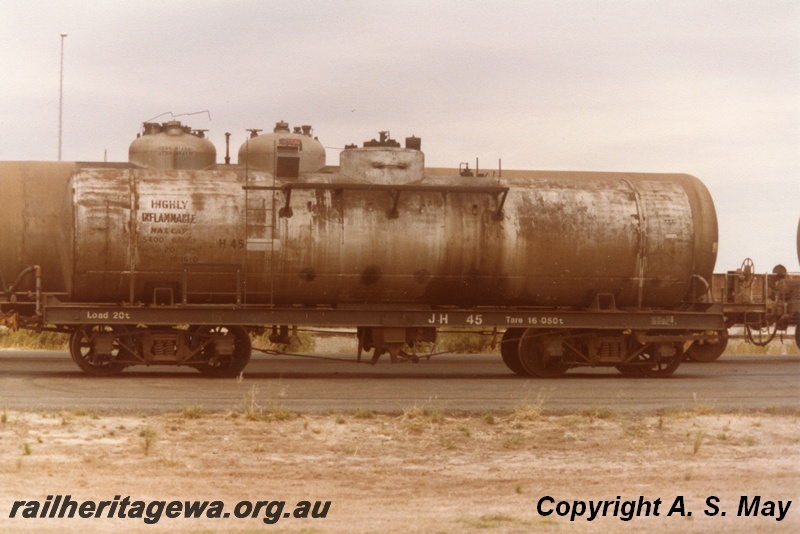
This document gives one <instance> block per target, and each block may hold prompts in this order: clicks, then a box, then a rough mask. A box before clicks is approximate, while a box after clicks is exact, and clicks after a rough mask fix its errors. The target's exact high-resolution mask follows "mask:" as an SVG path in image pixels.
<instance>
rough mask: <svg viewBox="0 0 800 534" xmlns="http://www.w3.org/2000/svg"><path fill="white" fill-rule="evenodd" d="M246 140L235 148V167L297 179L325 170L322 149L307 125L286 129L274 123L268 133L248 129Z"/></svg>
mask: <svg viewBox="0 0 800 534" xmlns="http://www.w3.org/2000/svg"><path fill="white" fill-rule="evenodd" d="M248 131H249V132H250V136H249V138H248V139H247V140H246V141H245V142H244V143H242V145H241V146H240V147H239V165H247V166H248V167H249V168H251V169H255V170H259V171H266V172H274V173H276V175H277V176H278V177H281V178H297V177H298V176H299V175H300V174H301V173H310V172H318V171H319V170H320V169H322V168H323V167H324V166H325V147H323V146H322V143H320V142H319V140H318V139H317V138H316V137H313V136H312V128H311V126H310V125H307V124H304V125H302V126H299V127H295V128H294V131H292V129H290V128H289V123H288V122H285V121H278V122H276V123H275V127H274V128H273V130H272V132H269V133H265V134H259V132H261V131H262V130H258V129H249V130H248Z"/></svg>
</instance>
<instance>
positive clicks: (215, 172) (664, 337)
mask: <svg viewBox="0 0 800 534" xmlns="http://www.w3.org/2000/svg"><path fill="white" fill-rule="evenodd" d="M167 124H168V123H167ZM180 129H181V132H182V134H181V135H182V136H183V135H189V136H191V137H195V138H196V136H194V135H192V134H191V133H187V131H186V128H185V127H183V126H181V128H180ZM287 130H288V125H286V123H282V122H281V123H278V126H277V127H276V131H275V132H273V133H272V134H269V135H268V136H257V137H255V138H252V139H250V140H248V141H247V142H246V143H245V145H243V146H244V147H246V148H245V152H244V154H245V161H244V162H242V161H241V160H242V151H241V150H240V164H238V165H229V164H225V165H216V164H215V165H213V166H211V167H210V168H200V167H204V166H207V163H208V161H207V160H205V159H203V158H204V157H205V156H203V157H200V158H197V161H199V162H200V163H192V164H191V165H194V167H192V166H188V167H185V168H175V164H174V162H175V161H177V160H173V163H169V162H167V163H163V162H162V161H161V160H159V159H158V157H155V159H152V161H149V160H148V159H147V158H149V157H150V155H152V154H150V155H148V154H147V151H146V150H145V151H143V152H142V154H140V155H139V156H137V157H136V158H134V156H133V155H132V157H131V162H130V163H127V164H103V163H44V162H29V163H26V162H23V163H3V164H0V186H2V187H3V189H4V190H5V191H6V193H7V195H8V196H7V198H10V205H11V207H12V209H10V210H4V211H3V212H2V214H0V222H2V223H3V227H4V228H5V229H6V235H7V236H10V237H7V238H5V239H3V240H2V241H0V273H2V275H3V276H4V277H5V278H4V281H3V288H2V289H3V295H2V296H0V305H2V309H0V312H2V313H0V315H3V314H5V315H3V316H4V317H10V316H11V315H10V314H20V313H22V312H24V311H25V310H26V309H24V306H23V307H21V304H20V303H25V302H29V303H30V304H31V305H30V308H28V309H27V311H28V313H29V314H30V315H29V316H27V317H26V318H24V320H23V322H26V324H29V325H37V326H36V327H38V328H41V327H42V324H50V325H56V326H55V328H57V329H60V330H69V331H71V332H72V341H71V352H72V355H73V358H74V359H75V360H76V362H77V363H78V365H79V366H81V368H82V369H84V370H85V371H87V372H89V373H90V374H112V373H115V372H119V371H121V370H122V369H124V368H125V367H126V366H130V365H138V364H146V365H150V364H171V365H185V366H190V367H194V368H197V369H199V370H201V371H202V372H205V373H206V374H212V375H223V376H233V375H235V374H237V373H239V372H241V370H242V369H243V368H244V365H246V363H247V359H248V358H249V354H250V350H251V349H250V341H249V338H248V337H247V334H246V330H247V329H259V328H262V327H263V326H264V325H267V326H268V325H274V328H275V332H274V334H275V337H276V339H281V340H284V339H286V332H287V331H288V328H289V327H290V326H291V325H298V324H301V325H303V324H305V325H321V326H336V325H349V326H357V327H358V336H357V337H358V347H359V355H360V351H361V350H362V349H363V350H372V349H374V350H375V355H374V356H373V361H375V360H377V357H379V356H380V354H381V353H386V352H388V353H389V355H390V356H391V358H392V360H393V361H395V360H397V359H398V358H401V357H403V356H404V355H405V356H407V353H406V352H405V351H404V349H403V347H404V346H406V347H407V346H414V344H415V343H417V342H420V341H433V340H435V338H436V330H437V328H439V327H442V326H482V327H490V328H495V329H496V328H501V329H504V330H505V334H503V340H502V347H503V350H502V351H501V352H502V353H503V359H504V361H505V362H506V364H507V365H508V366H509V368H510V369H511V370H512V371H514V372H516V373H518V374H524V375H534V376H544V377H549V376H559V375H560V374H562V373H563V372H564V371H566V370H567V369H569V368H570V367H574V366H577V365H612V366H616V367H617V368H618V369H620V370H621V371H622V372H623V373H625V374H631V375H636V376H666V375H668V374H671V373H672V372H673V371H674V369H675V368H676V367H677V366H678V364H679V363H680V361H681V360H682V359H683V357H684V354H685V347H687V346H690V345H692V344H693V343H695V344H696V343H698V342H701V341H705V340H710V339H713V338H714V336H719V335H720V332H721V331H722V330H724V323H723V318H722V315H721V313H720V312H719V311H718V310H716V309H715V308H714V306H713V303H711V302H710V301H709V300H708V298H707V294H708V292H709V291H708V290H709V280H711V275H712V272H713V268H714V263H715V259H716V252H717V222H716V215H715V211H714V205H713V202H712V200H711V197H710V195H709V193H708V191H707V189H706V188H705V186H704V185H703V184H702V182H700V181H699V180H698V179H696V178H694V177H692V176H689V175H686V174H657V173H647V174H645V173H612V172H568V171H515V172H507V173H506V174H505V175H504V176H497V177H487V176H480V175H478V176H469V175H466V174H467V173H459V171H458V170H453V171H446V172H442V171H440V170H439V171H436V172H428V170H427V169H426V167H425V159H424V154H423V152H422V150H421V144H422V143H421V139H419V138H417V137H415V136H411V137H408V138H406V142H405V145H404V146H401V145H400V143H399V142H397V141H395V140H393V139H392V138H391V137H390V136H389V134H388V132H381V135H380V136H379V139H378V140H375V139H373V140H370V141H367V142H365V143H363V145H362V146H357V145H348V147H346V148H345V149H344V150H343V151H342V152H341V154H340V164H339V166H338V167H332V168H329V167H325V166H324V163H325V156H324V148H322V145H321V144H320V143H319V141H318V140H316V139H315V138H312V137H311V136H310V128H307V129H303V128H301V129H300V130H298V131H297V132H294V133H292V132H288V131H287ZM156 135H159V133H154V134H152V135H150V136H151V137H152V136H156ZM145 137H148V136H142V137H141V138H140V139H137V141H135V142H134V143H138V142H139V141H141V140H142V139H145ZM262 137H263V138H264V139H263V140H262V141H263V142H264V146H263V147H262V148H263V149H264V150H263V153H260V154H259V150H260V149H259V150H254V147H253V146H249V147H248V144H249V143H255V142H256V141H258V140H259V138H262ZM295 138H298V139H300V140H301V141H302V144H299V143H297V142H295V141H294V140H295ZM148 142H149V141H148ZM132 146H133V145H132ZM301 146H302V148H301ZM255 148H258V145H256V146H255ZM318 149H319V150H321V153H319V150H318ZM304 157H305V158H306V159H305V160H304V159H303V158H304ZM137 158H138V159H137ZM258 158H261V159H258ZM304 162H305V163H304ZM308 168H310V169H312V170H306V169H308ZM40 199H44V200H40ZM34 265H35V266H37V269H38V270H36V271H35V273H34V274H31V273H32V272H31V271H29V270H27V269H28V267H29V266H34ZM42 273H43V274H42ZM10 280H13V285H12V282H11V281H10ZM34 303H35V313H34V312H33V304H34ZM15 317H16V316H15ZM17 319H18V318H15V319H14V320H17ZM5 321H6V322H7V323H10V322H11V319H5ZM187 324H189V325H193V326H192V327H191V328H190V330H188V331H187V330H185V329H180V328H179V329H176V328H174V327H175V326H176V325H187ZM359 358H360V356H359ZM412 359H414V358H412Z"/></svg>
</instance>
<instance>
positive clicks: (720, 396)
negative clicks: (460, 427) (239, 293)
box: [0, 350, 800, 413]
mask: <svg viewBox="0 0 800 534" xmlns="http://www.w3.org/2000/svg"><path fill="white" fill-rule="evenodd" d="M340 358H341V357H340ZM539 401H541V402H542V405H543V407H544V409H545V410H546V411H548V412H553V413H563V412H569V411H576V410H582V409H586V408H591V407H609V408H611V409H614V410H617V411H619V412H644V413H655V412H657V411H658V410H661V409H665V408H672V409H690V408H693V407H695V406H698V405H701V406H708V407H713V408H716V409H724V410H730V409H733V410H736V409H753V408H758V409H772V408H775V409H779V410H785V409H789V410H795V409H797V408H800V357H798V356H723V357H722V358H720V359H719V360H718V361H717V362H714V363H694V362H687V363H684V364H683V365H682V366H681V367H680V368H679V369H678V370H677V372H676V373H675V375H674V376H673V377H670V378H666V379H636V378H626V377H623V376H622V375H621V374H620V373H619V372H617V371H616V370H614V369H603V368H598V369H581V370H571V371H569V372H568V373H567V374H566V375H565V376H564V377H563V378H560V379H555V380H544V379H533V378H523V377H518V376H515V375H513V374H512V373H511V372H510V371H508V370H507V369H506V367H505V366H504V365H503V363H502V361H501V360H500V357H499V356H497V357H495V356H485V355H479V356H476V355H461V356H458V355H457V356H438V357H435V358H434V359H432V360H430V361H428V360H423V361H421V362H420V363H418V364H413V363H397V364H391V363H389V362H388V360H386V359H383V360H381V362H379V363H378V365H377V366H374V367H373V366H370V365H366V364H356V363H353V360H352V359H351V360H350V361H348V362H342V361H328V360H311V359H299V358H287V357H285V356H281V357H278V356H254V358H253V360H252V361H251V363H250V365H249V366H248V368H247V369H246V371H245V373H244V377H243V378H242V379H212V378H205V377H202V376H201V375H200V374H199V373H197V372H196V371H194V370H187V369H173V368H165V367H152V368H146V367H137V368H133V369H129V370H126V371H125V372H124V373H123V374H122V375H121V376H119V377H114V378H94V377H89V376H86V375H84V374H82V373H81V372H80V371H79V370H78V369H77V367H76V366H75V365H74V363H73V362H72V360H71V359H70V358H69V355H68V354H67V353H63V352H46V351H36V352H25V351H16V350H15V351H12V350H0V409H4V408H5V409H25V410H46V411H53V410H70V409H76V408H83V409H87V410H92V411H98V412H105V411H122V412H132V413H138V412H145V413H151V412H160V411H173V410H181V409H183V408H185V407H188V406H202V407H203V408H204V409H206V410H242V409H245V408H247V407H249V406H250V405H251V403H253V402H255V403H256V405H258V406H263V407H270V406H281V407H283V408H286V409H289V410H293V411H298V412H323V413H324V412H347V411H353V410H357V409H369V410H375V411H381V412H397V411H402V410H404V409H408V408H412V407H414V406H420V407H431V408H440V409H445V410H456V411H461V410H464V411H478V412H483V411H502V410H513V409H514V408H515V407H517V406H519V405H520V404H522V403H525V402H529V403H535V402H539Z"/></svg>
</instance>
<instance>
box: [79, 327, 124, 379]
mask: <svg viewBox="0 0 800 534" xmlns="http://www.w3.org/2000/svg"><path fill="white" fill-rule="evenodd" d="M126 331H127V329H126V328H125V327H123V326H114V327H111V326H102V325H93V326H80V327H78V328H76V329H75V330H73V332H72V334H71V335H70V337H69V353H70V356H72V359H73V361H74V362H75V363H76V364H78V367H80V368H81V370H82V371H83V372H84V373H86V374H88V375H92V376H114V375H118V374H120V373H121V372H122V370H123V369H125V365H124V364H121V363H116V362H115V361H114V360H115V359H117V358H118V357H119V355H120V353H121V352H122V349H121V347H120V343H119V335H120V334H124V333H125V332H126ZM101 346H103V347H104V348H103V349H101V348H100V347H101Z"/></svg>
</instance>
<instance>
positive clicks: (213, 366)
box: [189, 326, 251, 378]
mask: <svg viewBox="0 0 800 534" xmlns="http://www.w3.org/2000/svg"><path fill="white" fill-rule="evenodd" d="M189 336H190V344H191V346H192V349H193V350H196V349H199V352H198V354H197V356H196V359H198V360H200V361H201V363H198V364H196V365H194V368H195V369H197V370H198V371H200V372H201V373H202V374H204V375H207V376H214V377H221V378H232V377H235V376H238V375H239V373H241V372H242V371H244V368H245V367H247V364H248V363H249V362H250V353H251V345H250V336H249V335H248V334H247V331H245V329H244V328H242V327H241V326H198V327H195V328H194V329H193V330H192V331H191V333H190V334H189ZM219 336H222V337H228V336H230V337H232V338H233V339H232V341H233V350H232V354H229V355H228V354H217V350H216V346H215V343H214V339H213V338H216V337H219Z"/></svg>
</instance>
